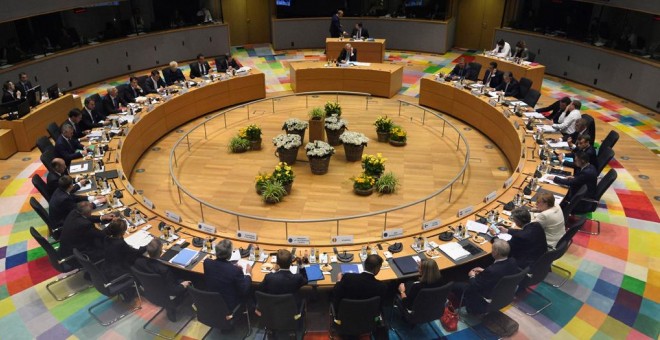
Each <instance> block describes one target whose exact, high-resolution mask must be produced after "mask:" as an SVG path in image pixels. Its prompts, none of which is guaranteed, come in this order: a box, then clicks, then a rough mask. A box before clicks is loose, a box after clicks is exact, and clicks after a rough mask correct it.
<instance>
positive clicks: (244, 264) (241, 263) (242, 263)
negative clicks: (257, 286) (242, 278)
mask: <svg viewBox="0 0 660 340" xmlns="http://www.w3.org/2000/svg"><path fill="white" fill-rule="evenodd" d="M236 264H237V265H238V266H239V267H241V268H242V269H243V275H247V274H248V271H247V266H248V264H249V265H250V266H254V261H248V260H244V259H240V260H238V262H237V263H236Z"/></svg>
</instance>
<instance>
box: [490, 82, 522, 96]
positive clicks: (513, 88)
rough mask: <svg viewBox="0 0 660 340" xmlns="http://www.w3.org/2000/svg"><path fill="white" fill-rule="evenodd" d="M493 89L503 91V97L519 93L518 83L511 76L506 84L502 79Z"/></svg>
mask: <svg viewBox="0 0 660 340" xmlns="http://www.w3.org/2000/svg"><path fill="white" fill-rule="evenodd" d="M495 90H496V91H504V96H505V97H517V96H518V94H519V93H520V85H518V81H517V80H515V79H513V78H511V81H510V82H509V83H508V84H507V83H506V82H505V81H502V82H501V83H500V84H499V85H497V87H496V88H495Z"/></svg>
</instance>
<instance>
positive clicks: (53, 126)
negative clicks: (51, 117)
mask: <svg viewBox="0 0 660 340" xmlns="http://www.w3.org/2000/svg"><path fill="white" fill-rule="evenodd" d="M46 131H48V135H49V136H50V138H52V139H53V141H55V142H57V139H58V138H59V137H60V133H61V131H60V127H59V126H58V125H57V123H55V122H52V123H50V124H48V126H47V127H46ZM42 152H43V151H42Z"/></svg>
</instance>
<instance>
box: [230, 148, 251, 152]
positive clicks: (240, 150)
mask: <svg viewBox="0 0 660 340" xmlns="http://www.w3.org/2000/svg"><path fill="white" fill-rule="evenodd" d="M245 151H248V149H247V148H245V149H243V148H240V149H234V150H231V152H232V153H243V152H245Z"/></svg>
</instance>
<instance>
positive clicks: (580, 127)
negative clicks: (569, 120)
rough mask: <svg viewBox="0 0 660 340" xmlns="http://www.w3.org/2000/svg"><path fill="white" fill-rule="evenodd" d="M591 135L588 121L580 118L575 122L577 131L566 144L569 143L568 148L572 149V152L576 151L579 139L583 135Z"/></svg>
mask: <svg viewBox="0 0 660 340" xmlns="http://www.w3.org/2000/svg"><path fill="white" fill-rule="evenodd" d="M586 134H589V131H588V130H587V120H586V119H584V118H580V119H578V120H576V121H575V131H574V132H573V133H571V134H570V135H568V138H566V142H567V143H568V147H569V148H571V150H573V149H575V147H576V145H575V144H574V143H576V142H577V140H578V138H580V136H582V135H586Z"/></svg>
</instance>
